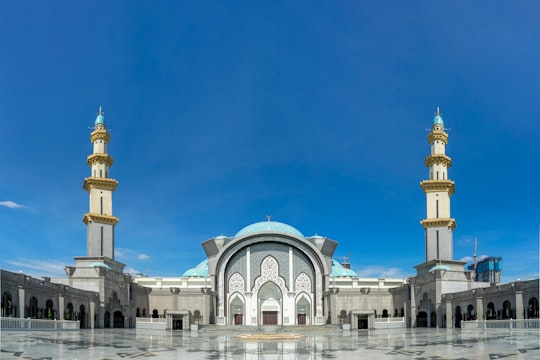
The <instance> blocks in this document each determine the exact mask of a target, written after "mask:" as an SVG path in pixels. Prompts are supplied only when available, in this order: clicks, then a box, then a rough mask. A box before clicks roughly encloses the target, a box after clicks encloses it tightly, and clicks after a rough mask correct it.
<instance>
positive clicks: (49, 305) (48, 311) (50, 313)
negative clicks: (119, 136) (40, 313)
mask: <svg viewBox="0 0 540 360" xmlns="http://www.w3.org/2000/svg"><path fill="white" fill-rule="evenodd" d="M44 317H45V318H46V319H49V320H52V319H53V318H54V310H53V302H52V300H50V299H49V300H47V301H46V302H45V316H44Z"/></svg>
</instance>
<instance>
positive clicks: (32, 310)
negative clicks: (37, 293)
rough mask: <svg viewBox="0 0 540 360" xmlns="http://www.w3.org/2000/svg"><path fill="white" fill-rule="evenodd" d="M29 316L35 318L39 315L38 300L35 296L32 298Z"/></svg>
mask: <svg viewBox="0 0 540 360" xmlns="http://www.w3.org/2000/svg"><path fill="white" fill-rule="evenodd" d="M28 312H29V314H28V316H30V317H31V318H33V319H35V318H37V317H38V301H37V299H36V298H35V297H32V298H30V307H29V309H28Z"/></svg>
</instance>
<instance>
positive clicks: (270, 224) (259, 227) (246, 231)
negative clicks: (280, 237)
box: [234, 221, 304, 238]
mask: <svg viewBox="0 0 540 360" xmlns="http://www.w3.org/2000/svg"><path fill="white" fill-rule="evenodd" d="M261 232H271V233H275V232H278V233H285V234H289V235H292V236H297V237H301V238H303V237H304V235H302V233H301V232H300V231H298V230H296V229H295V228H293V227H292V226H290V225H287V224H284V223H280V222H277V221H261V222H258V223H255V224H251V225H248V226H246V227H245V228H243V229H242V230H240V231H239V232H237V233H236V235H235V236H234V237H242V236H246V235H250V234H255V233H261Z"/></svg>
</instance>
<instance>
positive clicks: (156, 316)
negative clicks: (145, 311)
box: [152, 309, 159, 319]
mask: <svg viewBox="0 0 540 360" xmlns="http://www.w3.org/2000/svg"><path fill="white" fill-rule="evenodd" d="M152 317H153V318H154V319H156V318H158V317H159V314H158V311H157V309H154V310H153V311H152Z"/></svg>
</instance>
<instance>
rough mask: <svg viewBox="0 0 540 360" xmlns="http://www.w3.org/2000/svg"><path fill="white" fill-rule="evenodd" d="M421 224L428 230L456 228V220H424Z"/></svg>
mask: <svg viewBox="0 0 540 360" xmlns="http://www.w3.org/2000/svg"><path fill="white" fill-rule="evenodd" d="M420 224H421V225H422V226H423V227H424V229H426V228H430V227H441V226H446V227H448V228H450V229H452V230H454V229H455V228H456V226H457V225H456V219H452V218H437V219H424V220H422V221H420Z"/></svg>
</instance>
